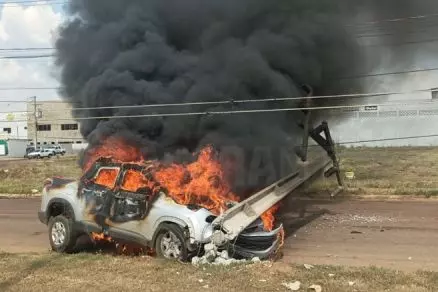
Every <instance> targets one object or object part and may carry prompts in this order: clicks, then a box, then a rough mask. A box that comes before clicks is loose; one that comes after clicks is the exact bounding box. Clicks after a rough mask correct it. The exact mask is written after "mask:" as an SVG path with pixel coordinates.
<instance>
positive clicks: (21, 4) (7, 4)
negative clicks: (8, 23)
mask: <svg viewBox="0 0 438 292" xmlns="http://www.w3.org/2000/svg"><path fill="white" fill-rule="evenodd" d="M67 3H68V2H67V1H59V0H55V1H53V2H49V1H48V0H45V2H42V1H9V2H1V3H0V7H8V8H10V7H17V8H20V7H32V6H51V5H62V4H67Z"/></svg>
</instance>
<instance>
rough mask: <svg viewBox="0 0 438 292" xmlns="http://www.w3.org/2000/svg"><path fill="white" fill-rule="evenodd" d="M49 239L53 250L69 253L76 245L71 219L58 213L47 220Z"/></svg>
mask: <svg viewBox="0 0 438 292" xmlns="http://www.w3.org/2000/svg"><path fill="white" fill-rule="evenodd" d="M48 225H49V240H50V246H51V247H52V250H53V251H56V252H59V253H71V252H73V250H74V247H75V245H76V239H77V235H76V232H75V231H74V229H73V222H72V220H71V219H68V218H66V217H64V216H63V215H58V216H56V217H52V218H50V220H49V224H48Z"/></svg>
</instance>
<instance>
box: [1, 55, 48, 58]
mask: <svg viewBox="0 0 438 292" xmlns="http://www.w3.org/2000/svg"><path fill="white" fill-rule="evenodd" d="M54 56H55V55H53V54H52V55H29V56H0V59H41V58H51V57H54Z"/></svg>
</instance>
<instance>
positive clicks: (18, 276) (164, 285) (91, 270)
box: [0, 253, 438, 292]
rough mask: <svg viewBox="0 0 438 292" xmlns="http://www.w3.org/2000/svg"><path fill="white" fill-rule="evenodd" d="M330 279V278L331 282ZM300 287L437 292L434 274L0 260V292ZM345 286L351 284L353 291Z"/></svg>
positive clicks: (130, 260) (96, 258) (91, 259)
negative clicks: (287, 284)
mask: <svg viewBox="0 0 438 292" xmlns="http://www.w3.org/2000/svg"><path fill="white" fill-rule="evenodd" d="M330 274H333V275H332V276H330ZM293 281H300V282H301V283H302V286H301V287H302V288H301V290H300V291H306V289H307V287H309V286H310V285H312V284H317V285H321V286H322V288H323V291H333V292H335V291H336V292H342V291H410V292H411V291H412V292H416V291H436V287H437V286H438V273H435V272H425V271H420V272H416V273H412V274H410V273H403V272H399V271H394V270H386V269H380V268H374V267H369V268H348V269H347V268H342V267H333V266H316V267H314V268H313V269H311V270H306V269H305V268H304V267H301V266H293V265H286V264H282V263H271V262H266V263H258V264H245V265H234V266H228V267H223V266H221V267H215V266H205V267H194V266H192V265H189V264H182V263H174V262H169V261H162V260H158V259H155V258H150V257H122V256H119V257H114V256H109V255H93V254H78V255H70V256H65V255H57V254H39V255H38V254H20V255H18V254H14V255H12V254H1V253H0V291H59V290H60V289H61V290H62V291H110V290H111V291H112V290H114V291H116V290H119V291H191V292H193V291H287V289H286V288H285V287H283V286H282V283H284V282H293ZM349 282H354V285H353V286H350V285H349Z"/></svg>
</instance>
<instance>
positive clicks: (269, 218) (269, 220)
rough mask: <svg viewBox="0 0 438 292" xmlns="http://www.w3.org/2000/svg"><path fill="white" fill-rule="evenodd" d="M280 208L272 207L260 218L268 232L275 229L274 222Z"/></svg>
mask: <svg viewBox="0 0 438 292" xmlns="http://www.w3.org/2000/svg"><path fill="white" fill-rule="evenodd" d="M279 208H280V205H279V204H277V205H275V206H273V207H271V209H269V210H268V211H266V212H265V213H263V214H262V215H261V216H260V218H261V219H262V221H263V226H264V227H265V229H266V230H268V231H271V230H272V229H274V222H275V216H274V214H275V213H277V211H278V209H279Z"/></svg>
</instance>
